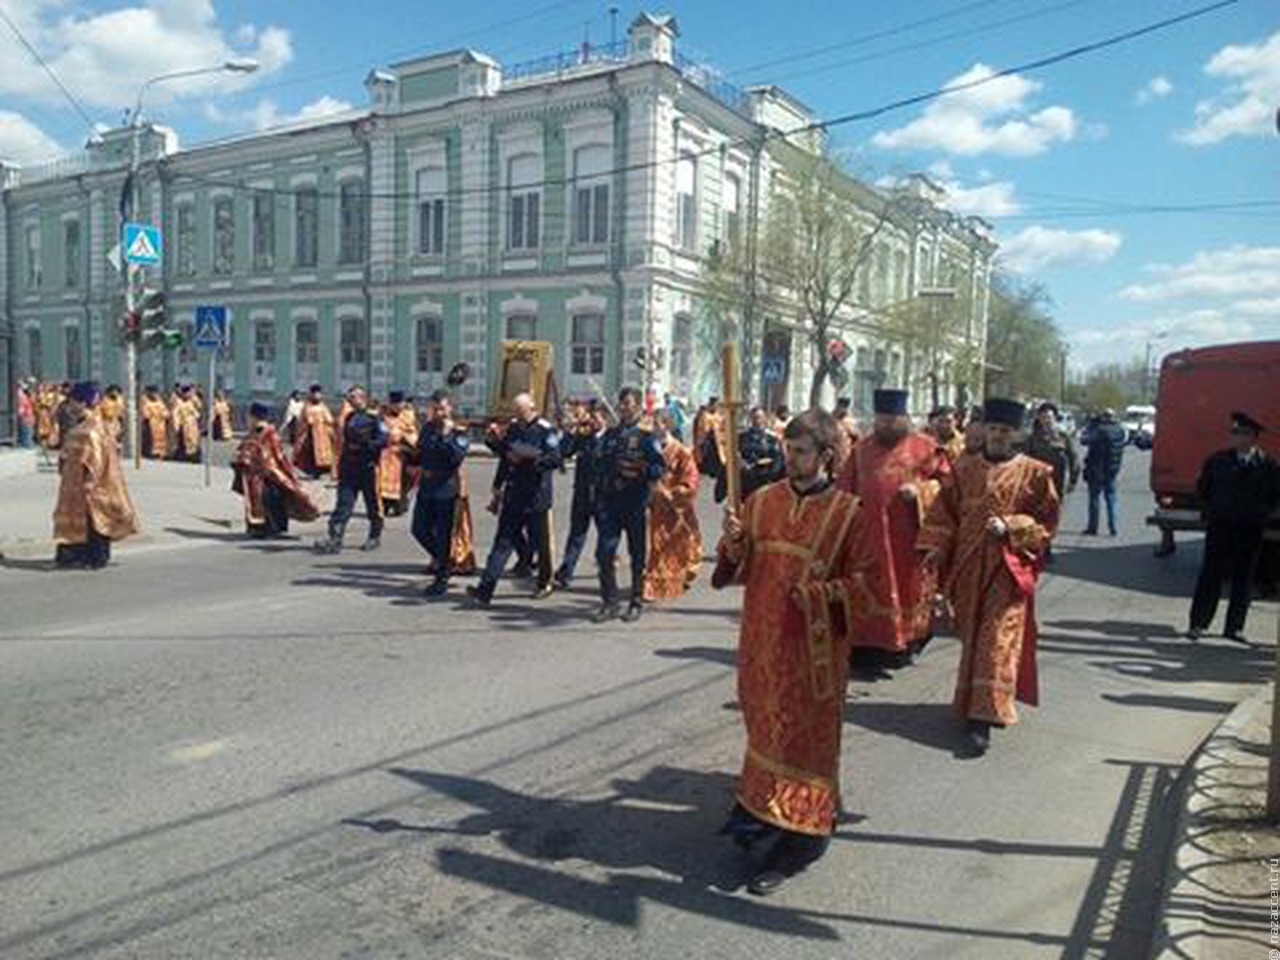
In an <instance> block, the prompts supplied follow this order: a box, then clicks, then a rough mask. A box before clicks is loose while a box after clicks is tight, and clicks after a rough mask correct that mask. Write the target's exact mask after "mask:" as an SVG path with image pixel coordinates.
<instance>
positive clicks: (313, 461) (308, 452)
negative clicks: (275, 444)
mask: <svg viewBox="0 0 1280 960" xmlns="http://www.w3.org/2000/svg"><path fill="white" fill-rule="evenodd" d="M336 448H337V440H336V439H335V437H334V432H333V413H332V412H331V411H330V410H329V408H328V407H327V406H325V402H324V388H323V387H321V386H320V384H318V383H313V384H312V385H311V390H310V391H309V392H308V394H307V402H306V403H305V404H304V405H303V407H302V416H301V417H300V418H299V423H298V438H297V439H296V440H295V441H294V443H293V465H294V466H295V467H297V468H298V469H299V470H301V471H302V472H303V473H305V474H307V475H308V476H309V477H312V478H316V477H322V476H324V475H325V474H327V473H329V472H330V471H332V470H333V468H334V465H335V464H336V463H337V462H338V459H337V449H336Z"/></svg>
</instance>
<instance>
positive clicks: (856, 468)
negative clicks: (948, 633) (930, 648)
mask: <svg viewBox="0 0 1280 960" xmlns="http://www.w3.org/2000/svg"><path fill="white" fill-rule="evenodd" d="M873 402H874V409H875V428H874V431H873V432H872V433H871V435H869V436H867V437H865V438H864V439H862V440H860V441H859V442H858V443H857V445H855V446H854V448H853V453H852V454H851V455H850V456H849V458H848V460H846V461H845V465H844V469H843V471H842V472H841V475H840V481H839V482H840V487H841V488H842V489H844V490H847V491H849V492H850V493H852V494H855V495H856V496H857V497H858V500H859V501H860V503H861V505H862V526H861V534H862V549H863V550H865V551H866V553H867V555H868V559H869V561H870V564H871V573H870V584H869V585H870V588H871V593H872V595H873V597H874V600H873V601H872V602H871V603H869V604H868V605H867V606H865V607H863V608H862V609H860V610H858V611H857V612H856V613H855V615H854V620H853V623H852V624H850V632H851V634H852V642H853V646H854V647H855V648H870V649H871V650H874V651H877V653H876V654H872V656H875V657H877V658H878V659H881V660H884V661H885V665H887V666H902V665H904V664H906V663H909V662H912V661H913V660H914V659H916V658H917V657H918V656H919V655H920V652H921V651H922V650H923V649H924V646H925V644H927V643H928V642H929V639H930V638H931V636H932V633H933V597H934V593H935V592H936V584H935V583H934V582H933V579H932V578H931V577H929V576H922V570H921V564H920V556H919V554H917V553H916V538H917V536H919V533H920V519H921V510H922V509H923V508H925V507H927V506H928V502H929V500H930V498H931V497H932V496H933V495H934V494H935V493H936V491H937V488H938V486H937V485H938V481H939V480H941V478H942V477H944V476H946V475H947V474H949V473H950V472H951V463H950V461H949V460H948V459H947V457H946V454H945V453H944V452H943V451H942V450H941V449H940V448H939V447H938V442H937V440H935V439H934V438H933V437H931V436H929V435H927V434H923V433H912V432H911V420H910V419H909V418H908V416H907V391H906V390H890V389H884V390H877V391H876V392H875V395H874V400H873Z"/></svg>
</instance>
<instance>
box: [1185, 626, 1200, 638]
mask: <svg viewBox="0 0 1280 960" xmlns="http://www.w3.org/2000/svg"><path fill="white" fill-rule="evenodd" d="M1203 636H1204V628H1203V627H1192V628H1191V629H1189V630H1188V631H1187V639H1188V640H1193V641H1194V640H1199V639H1200V638H1201V637H1203Z"/></svg>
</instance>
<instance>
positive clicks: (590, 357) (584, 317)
mask: <svg viewBox="0 0 1280 960" xmlns="http://www.w3.org/2000/svg"><path fill="white" fill-rule="evenodd" d="M588 320H595V321H598V322H599V324H600V335H599V337H598V338H594V339H586V338H584V337H581V336H579V334H580V330H579V327H578V322H579V321H588ZM606 345H607V335H606V333H605V315H604V311H602V310H580V311H575V312H574V313H572V314H570V316H569V372H570V373H571V374H573V375H574V376H578V377H603V376H604V362H605V347H606Z"/></svg>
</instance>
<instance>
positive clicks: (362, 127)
mask: <svg viewBox="0 0 1280 960" xmlns="http://www.w3.org/2000/svg"><path fill="white" fill-rule="evenodd" d="M372 131H373V121H372V120H370V119H368V118H361V119H359V120H356V121H353V122H352V124H351V136H352V138H353V139H354V140H355V141H356V142H357V143H358V144H360V151H361V153H362V154H363V155H364V192H365V202H364V211H363V213H364V269H363V270H362V271H361V272H362V273H363V277H362V278H361V280H360V293H361V296H362V297H363V299H364V322H365V330H366V331H367V332H368V335H369V341H368V345H367V350H368V352H367V353H366V355H365V356H366V360H365V371H364V372H365V377H364V380H365V389H367V390H369V391H370V393H372V392H373V389H374V386H373V229H372V228H373V143H372V141H371V138H370V134H371V133H372ZM339 192H341V191H339ZM338 204H339V210H338V227H339V236H338V243H339V244H341V243H342V236H341V227H342V210H341V204H342V200H341V198H339V200H338ZM337 332H338V382H339V384H341V382H342V328H341V320H339V328H338V331H337Z"/></svg>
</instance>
